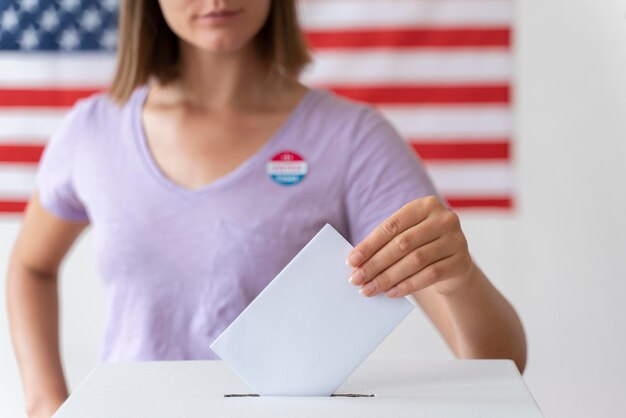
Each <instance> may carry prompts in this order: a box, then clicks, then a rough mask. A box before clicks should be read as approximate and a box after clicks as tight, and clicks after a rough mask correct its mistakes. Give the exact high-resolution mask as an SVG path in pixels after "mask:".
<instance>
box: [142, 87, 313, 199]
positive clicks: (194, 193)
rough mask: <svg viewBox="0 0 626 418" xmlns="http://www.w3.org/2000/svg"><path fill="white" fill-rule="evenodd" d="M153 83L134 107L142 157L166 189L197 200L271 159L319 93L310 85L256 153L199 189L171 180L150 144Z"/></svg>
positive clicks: (145, 88) (152, 174)
mask: <svg viewBox="0 0 626 418" xmlns="http://www.w3.org/2000/svg"><path fill="white" fill-rule="evenodd" d="M149 90H150V89H149V84H148V83H147V84H145V85H143V86H141V87H139V88H138V89H137V91H136V92H135V97H134V101H133V109H132V112H131V114H132V123H133V124H134V136H135V138H134V139H135V142H136V144H137V146H138V151H139V154H140V158H141V160H142V161H143V163H144V165H145V166H146V169H147V171H148V172H149V174H150V176H151V177H152V178H153V179H154V180H155V181H156V182H157V183H158V184H159V185H160V186H161V187H163V188H165V189H167V190H168V191H169V192H173V193H175V194H177V195H178V196H179V197H182V198H185V199H195V198H198V197H201V196H204V195H206V194H210V193H212V192H215V191H217V190H219V189H221V188H223V187H226V186H228V185H230V184H232V183H233V182H235V181H237V180H238V179H240V178H241V177H242V176H244V175H245V174H246V173H247V172H248V171H249V170H251V169H252V168H253V167H254V166H255V165H256V164H257V163H258V162H259V161H267V160H269V159H270V158H271V156H272V155H273V154H274V153H275V152H277V151H278V148H277V147H278V145H279V144H280V143H281V142H283V141H284V140H285V139H286V138H287V137H288V133H289V131H290V129H291V128H292V127H293V126H294V125H295V124H297V123H298V121H299V120H300V119H301V118H302V117H303V115H304V114H305V113H306V112H305V111H306V108H307V107H308V103H309V102H310V101H311V100H313V97H314V96H315V95H316V94H317V92H318V91H317V90H316V89H315V88H310V89H309V91H307V93H306V94H305V95H304V96H303V97H302V98H300V101H299V102H298V104H297V105H296V106H295V108H294V109H293V110H292V111H291V113H290V114H289V116H288V117H287V119H286V120H285V122H283V124H282V125H281V126H280V128H278V130H277V131H276V132H275V133H274V134H273V135H272V136H271V137H270V138H269V139H268V140H267V141H266V142H265V144H263V145H262V146H261V147H260V148H259V149H258V150H257V151H256V152H255V153H254V154H252V155H251V156H250V157H248V158H247V159H245V160H244V161H243V162H242V163H241V164H239V165H238V166H237V167H236V168H235V169H234V170H231V171H229V172H228V173H226V174H224V175H223V176H220V177H218V178H217V179H216V180H213V181H212V182H210V183H207V184H205V185H203V186H201V187H198V188H189V187H185V186H183V185H180V184H178V183H176V182H175V181H173V180H172V179H170V178H169V177H168V176H167V175H166V174H165V173H164V172H163V170H161V168H160V167H159V165H158V164H157V162H156V160H155V159H154V157H153V155H152V152H151V151H150V148H149V146H148V141H147V137H146V134H145V130H144V125H143V118H142V110H143V107H144V104H145V101H146V98H147V97H148V92H149Z"/></svg>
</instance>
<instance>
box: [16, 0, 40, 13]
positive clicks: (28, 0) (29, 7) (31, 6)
mask: <svg viewBox="0 0 626 418" xmlns="http://www.w3.org/2000/svg"><path fill="white" fill-rule="evenodd" d="M37 3H38V0H21V1H20V9H21V10H25V11H27V12H29V13H32V11H33V10H35V9H36V8H37Z"/></svg>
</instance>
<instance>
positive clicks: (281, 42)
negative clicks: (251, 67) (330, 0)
mask: <svg viewBox="0 0 626 418" xmlns="http://www.w3.org/2000/svg"><path fill="white" fill-rule="evenodd" d="M119 19H120V20H119V22H120V23H119V47H118V51H117V67H116V70H115V76H114V77H113V82H112V84H111V86H110V88H109V91H108V92H109V95H110V96H111V97H112V98H113V99H114V100H115V101H116V102H118V103H119V104H124V103H125V102H126V101H127V100H128V98H129V97H130V95H131V93H132V92H133V90H134V89H135V88H136V87H138V86H140V85H142V84H144V83H146V82H148V80H149V79H150V78H151V77H155V78H156V79H157V80H158V81H159V83H161V84H167V83H168V82H170V81H173V80H175V79H176V78H177V77H178V76H179V71H180V66H179V60H180V54H179V38H178V36H177V35H176V34H175V33H174V32H172V30H171V29H170V28H169V26H168V25H167V23H166V22H165V18H164V17H163V13H162V12H161V7H160V6H159V4H158V2H157V1H156V0H123V1H121V2H120V18H119ZM255 43H256V47H257V49H258V53H259V54H260V55H259V56H260V57H261V59H262V61H263V63H264V64H265V66H266V68H267V70H268V74H269V73H271V72H272V70H278V71H279V72H280V73H282V74H283V75H286V76H288V77H291V78H294V79H296V78H297V77H298V76H299V74H300V72H301V71H302V70H303V69H304V67H305V66H306V65H307V64H309V63H310V62H311V56H310V54H309V50H308V47H307V43H306V41H305V39H304V37H303V36H302V32H301V31H300V27H299V25H298V17H297V13H296V6H295V4H294V0H272V4H271V8H270V12H269V16H268V18H267V21H266V22H265V24H264V25H263V27H262V28H261V29H260V31H259V33H257V35H256V39H255Z"/></svg>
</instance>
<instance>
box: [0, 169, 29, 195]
mask: <svg viewBox="0 0 626 418" xmlns="http://www.w3.org/2000/svg"><path fill="white" fill-rule="evenodd" d="M36 170H37V166H36V165H32V164H31V165H28V164H6V163H2V164H0V200H20V199H27V198H28V197H29V196H30V194H31V193H32V191H33V190H34V187H35V173H36Z"/></svg>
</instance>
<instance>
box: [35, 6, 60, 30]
mask: <svg viewBox="0 0 626 418" xmlns="http://www.w3.org/2000/svg"><path fill="white" fill-rule="evenodd" d="M39 25H40V26H41V28H42V29H43V30H45V31H46V32H51V31H52V30H54V29H55V28H56V27H57V26H59V15H58V14H57V11H56V10H54V8H53V7H49V8H48V9H46V10H45V11H44V12H43V13H42V14H41V19H40V20H39Z"/></svg>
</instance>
